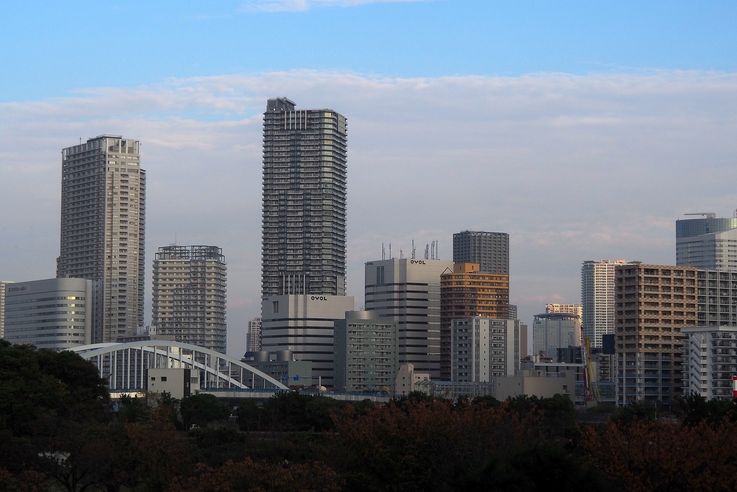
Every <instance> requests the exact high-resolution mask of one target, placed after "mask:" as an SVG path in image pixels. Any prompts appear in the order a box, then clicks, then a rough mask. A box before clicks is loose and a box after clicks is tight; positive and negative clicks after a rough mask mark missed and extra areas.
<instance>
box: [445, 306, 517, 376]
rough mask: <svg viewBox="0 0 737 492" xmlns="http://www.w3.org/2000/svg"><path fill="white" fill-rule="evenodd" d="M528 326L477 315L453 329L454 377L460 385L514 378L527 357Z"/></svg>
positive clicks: (455, 322)
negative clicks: (505, 377)
mask: <svg viewBox="0 0 737 492" xmlns="http://www.w3.org/2000/svg"><path fill="white" fill-rule="evenodd" d="M523 330H524V331H526V330H527V327H526V326H525V325H523V324H521V323H520V322H519V321H515V320H507V319H489V318H483V317H480V316H473V317H471V318H468V319H454V320H453V322H452V326H451V343H450V345H451V349H450V352H451V377H450V380H451V381H453V382H459V383H488V382H490V381H491V380H492V379H493V378H496V377H504V376H514V375H515V374H516V373H517V372H518V371H519V369H520V360H521V359H522V357H524V356H526V355H527V346H526V345H527V342H526V336H523V335H522V331H523Z"/></svg>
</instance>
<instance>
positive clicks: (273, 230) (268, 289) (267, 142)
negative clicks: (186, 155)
mask: <svg viewBox="0 0 737 492" xmlns="http://www.w3.org/2000/svg"><path fill="white" fill-rule="evenodd" d="M346 140H347V126H346V118H345V116H343V115H341V114H338V113H336V112H335V111H333V110H330V109H309V110H296V109H295V104H294V102H292V101H290V100H289V99H287V98H278V99H269V100H268V102H267V105H266V113H264V147H263V150H264V154H263V209H262V213H263V228H262V256H261V261H262V267H261V272H262V282H261V294H262V297H263V298H266V297H269V296H273V295H291V294H310V295H345V272H346V267H345V261H346V182H347V181H346V180H347V174H346V173H347V170H346V166H347V154H346ZM341 317H342V316H341Z"/></svg>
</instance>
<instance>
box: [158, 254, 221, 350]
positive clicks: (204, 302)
mask: <svg viewBox="0 0 737 492" xmlns="http://www.w3.org/2000/svg"><path fill="white" fill-rule="evenodd" d="M226 284H227V267H226V265H225V256H223V251H222V249H220V248H218V247H217V246H202V245H196V246H164V247H161V248H159V251H158V252H157V253H156V257H155V258H154V263H153V311H152V319H151V323H152V325H153V326H154V327H155V330H156V333H157V334H159V335H164V336H173V337H174V339H175V340H176V341H178V342H183V343H190V344H192V345H197V346H200V347H205V348H209V349H212V350H216V351H218V352H222V353H225V352H226V348H227V347H226V339H227V337H226V334H227V324H226V318H225V317H226V312H225V306H226Z"/></svg>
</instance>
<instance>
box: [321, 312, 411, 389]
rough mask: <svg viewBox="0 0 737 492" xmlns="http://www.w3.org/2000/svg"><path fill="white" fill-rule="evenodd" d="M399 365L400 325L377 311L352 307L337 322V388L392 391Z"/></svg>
mask: <svg viewBox="0 0 737 492" xmlns="http://www.w3.org/2000/svg"><path fill="white" fill-rule="evenodd" d="M398 369H399V362H398V358H397V325H396V323H395V322H394V321H392V320H389V319H383V318H380V317H379V316H378V315H377V314H376V312H375V311H349V312H347V313H346V316H345V319H343V320H340V321H336V322H335V388H336V389H337V390H338V391H366V392H375V391H386V392H392V390H393V387H394V382H395V379H396V375H397V370H398Z"/></svg>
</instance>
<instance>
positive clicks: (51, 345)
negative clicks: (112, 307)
mask: <svg viewBox="0 0 737 492" xmlns="http://www.w3.org/2000/svg"><path fill="white" fill-rule="evenodd" d="M94 288H95V286H94V283H93V282H92V281H91V280H85V279H79V278H58V279H57V278H52V279H45V280H34V281H30V282H18V283H14V284H8V285H7V286H6V297H5V340H7V341H9V342H11V343H18V344H31V345H34V346H36V347H38V348H43V349H52V350H65V349H69V348H72V347H76V346H80V345H87V344H89V343H91V342H92V331H93V326H94V314H95V309H94V299H95V293H94Z"/></svg>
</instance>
